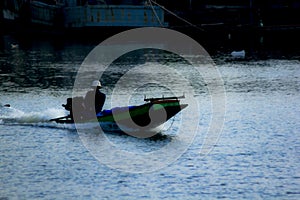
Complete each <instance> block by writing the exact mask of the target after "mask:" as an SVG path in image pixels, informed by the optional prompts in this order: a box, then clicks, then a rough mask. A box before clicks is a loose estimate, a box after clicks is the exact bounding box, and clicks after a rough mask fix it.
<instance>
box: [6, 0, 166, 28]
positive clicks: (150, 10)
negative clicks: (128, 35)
mask: <svg viewBox="0 0 300 200" xmlns="http://www.w3.org/2000/svg"><path fill="white" fill-rule="evenodd" d="M1 7H2V8H1V9H2V12H3V16H2V18H3V21H5V22H14V23H16V22H19V24H21V25H22V24H23V25H24V24H31V25H35V26H43V27H48V28H49V27H51V28H57V29H82V28H91V27H93V28H94V27H124V28H125V27H127V28H128V27H131V28H136V27H150V26H151V27H158V26H159V27H162V26H163V27H165V26H167V23H166V22H165V20H164V10H163V9H162V8H161V7H159V6H155V5H152V4H151V1H145V0H4V1H3V2H2V5H1Z"/></svg>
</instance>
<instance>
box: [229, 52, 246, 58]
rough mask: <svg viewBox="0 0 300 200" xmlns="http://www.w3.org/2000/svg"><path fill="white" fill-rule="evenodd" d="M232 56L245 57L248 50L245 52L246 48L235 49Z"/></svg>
mask: <svg viewBox="0 0 300 200" xmlns="http://www.w3.org/2000/svg"><path fill="white" fill-rule="evenodd" d="M231 56H232V57H234V58H245V56H246V52H245V50H241V51H233V52H231Z"/></svg>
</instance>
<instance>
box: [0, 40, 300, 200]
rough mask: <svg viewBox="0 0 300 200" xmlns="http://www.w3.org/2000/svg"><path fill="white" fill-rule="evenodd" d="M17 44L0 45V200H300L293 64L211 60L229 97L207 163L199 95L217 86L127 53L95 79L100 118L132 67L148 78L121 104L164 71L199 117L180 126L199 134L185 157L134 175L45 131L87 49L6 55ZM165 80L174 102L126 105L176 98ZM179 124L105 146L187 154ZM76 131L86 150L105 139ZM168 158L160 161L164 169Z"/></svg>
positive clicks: (165, 58) (62, 133)
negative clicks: (184, 83) (101, 95)
mask: <svg viewBox="0 0 300 200" xmlns="http://www.w3.org/2000/svg"><path fill="white" fill-rule="evenodd" d="M17 42H19V41H17V40H16V39H14V38H13V37H11V36H4V37H3V38H2V43H1V50H0V95H1V96H0V103H1V105H5V104H10V105H11V107H10V108H8V107H1V109H0V142H1V145H0V158H1V160H0V187H1V191H0V199H221V198H227V199H299V198H300V189H299V188H300V156H299V155H300V132H299V130H300V122H299V118H300V104H299V102H300V93H299V91H300V83H299V76H300V61H299V60H297V58H296V59H293V58H290V59H272V58H270V59H267V60H259V59H258V60H247V61H245V60H231V59H228V56H227V55H226V53H224V54H221V55H218V56H217V57H216V66H217V68H218V70H219V72H220V74H221V77H222V79H223V81H224V88H225V91H226V114H225V118H224V119H223V120H221V121H222V122H223V121H224V126H223V130H222V132H221V134H220V135H217V138H214V139H215V140H216V141H217V143H216V144H215V145H214V148H213V149H212V150H211V151H210V152H209V153H208V154H207V155H203V154H201V152H202V146H203V142H204V141H205V138H206V137H209V135H207V132H208V130H209V126H210V125H211V118H212V116H213V115H214V113H213V111H215V110H213V109H212V107H211V98H210V97H211V96H210V91H209V89H208V88H207V87H206V86H207V84H211V83H213V82H214V79H213V78H212V79H208V81H209V82H210V83H208V82H207V80H204V79H203V78H201V76H198V74H197V73H196V74H195V73H194V71H191V68H188V66H189V65H188V64H187V63H186V62H185V61H183V60H182V59H180V58H179V57H176V56H174V55H171V54H169V53H167V52H157V51H155V50H147V51H142V52H134V53H131V54H129V55H128V56H127V57H125V58H120V59H119V60H117V61H116V63H115V64H114V65H112V66H110V68H109V69H107V71H105V73H104V76H103V77H102V84H103V85H104V88H103V90H104V92H106V93H107V95H108V101H107V102H108V103H106V104H105V108H106V109H108V108H110V106H111V105H110V104H109V102H110V98H111V95H112V91H113V89H114V85H115V84H116V83H117V82H118V80H119V79H120V78H121V77H122V76H123V75H124V74H125V73H126V72H128V70H129V69H130V68H131V67H132V66H140V67H146V66H147V67H149V66H150V68H146V69H148V71H147V70H146V71H145V72H143V73H137V74H135V76H134V78H133V79H132V80H131V81H132V82H130V84H128V85H126V84H125V85H122V89H123V90H124V94H126V93H127V92H132V91H129V89H130V88H131V87H132V85H134V83H136V82H137V81H138V80H141V79H142V80H147V77H149V76H150V74H151V73H155V70H157V67H161V66H162V65H166V66H168V67H170V68H171V69H176V70H177V71H178V72H179V73H181V74H182V75H183V77H184V78H186V79H188V80H189V81H190V83H191V86H192V87H193V88H194V97H195V98H196V99H197V101H198V102H199V109H198V110H196V114H199V116H200V119H199V120H198V121H196V122H195V121H194V120H193V119H194V114H195V113H194V114H191V115H188V117H187V119H188V120H187V121H189V123H186V124H185V125H187V126H189V125H191V126H192V124H193V123H197V125H198V130H197V132H196V136H195V138H194V139H193V141H192V143H191V145H190V146H188V148H187V149H186V150H185V151H184V152H183V154H182V155H179V156H178V158H177V159H175V160H174V161H173V162H171V163H169V164H168V165H167V166H165V167H163V168H161V169H158V170H155V171H151V172H147V173H139V171H136V173H132V172H128V171H126V170H119V169H120V168H113V167H111V166H109V165H106V164H104V163H103V162H101V158H100V159H99V157H98V158H97V157H95V153H93V152H91V151H89V150H88V148H86V146H85V145H84V143H83V140H82V137H80V135H79V134H78V132H77V130H76V128H75V127H74V126H72V125H58V124H55V123H52V122H49V121H48V120H49V119H51V118H53V117H59V116H63V115H65V114H66V112H65V111H64V110H63V107H62V106H61V104H63V103H65V100H66V98H67V97H69V96H70V95H72V87H73V82H74V79H75V77H76V73H77V70H78V68H79V67H80V65H81V62H82V61H83V59H84V58H85V57H86V56H87V55H88V53H89V52H90V51H91V50H92V49H93V47H94V44H86V43H84V44H81V43H74V42H69V43H68V42H66V43H53V42H51V41H40V40H39V41H31V42H25V43H19V45H18V47H15V46H14V45H11V44H15V43H17ZM155 66H156V67H155ZM205 66H206V65H203V67H205ZM151 67H154V68H153V70H151V69H152V68H151ZM149 69H150V71H149ZM162 75H164V74H162ZM157 76H159V74H158V75H157ZM162 78H165V79H168V80H169V81H170V82H172V83H173V86H174V88H172V90H173V91H172V92H170V91H169V90H168V89H166V88H164V87H161V86H159V85H158V84H148V85H147V86H145V88H138V89H136V91H135V92H133V97H132V99H130V102H131V103H133V104H140V103H143V98H144V94H146V95H148V96H149V97H153V96H155V97H157V96H161V95H163V94H170V95H172V94H174V93H175V94H176V95H182V91H181V85H180V83H178V82H176V80H174V78H173V77H172V76H163V77H162ZM124 94H120V95H121V96H122V95H124ZM217 112H218V111H217ZM181 116H186V115H184V114H182V115H178V116H177V117H175V118H174V119H172V120H171V121H170V122H169V124H168V129H167V130H165V131H163V132H162V133H160V134H159V135H158V136H157V137H155V138H148V139H137V138H134V137H130V136H126V135H121V134H119V133H109V134H105V135H104V137H105V138H106V139H108V140H109V141H110V143H111V144H112V146H114V148H116V149H121V150H122V151H125V152H134V153H137V154H139V155H145V156H147V155H149V153H151V152H156V151H158V150H159V149H162V148H165V147H166V146H167V145H168V144H173V143H175V144H176V145H178V147H180V146H181V145H185V141H181V140H180V139H181V137H179V136H178V134H177V130H178V129H179V127H180V123H181ZM83 130H84V132H85V133H89V134H90V135H89V139H92V140H93V141H96V140H99V138H102V137H103V135H99V133H95V130H94V129H93V128H89V127H83ZM187 130H188V129H187ZM186 134H187V135H189V134H191V133H188V132H187V133H186ZM95 144H96V143H95ZM100 149H101V148H100ZM147 153H148V154H147ZM169 153H170V155H171V154H172V152H167V153H166V154H162V155H161V158H162V159H165V160H167V158H166V156H168V155H169ZM102 156H104V157H103V161H104V160H105V161H106V162H107V159H108V158H109V159H113V161H114V163H117V164H119V165H120V166H125V167H126V166H131V165H130V163H126V160H125V161H124V159H122V158H120V157H118V156H117V155H115V156H114V155H109V156H108V157H105V155H102ZM132 159H134V158H132ZM137 159H138V158H137ZM128 162H130V161H128ZM144 164H145V163H141V165H140V166H141V167H143V166H144ZM136 167H137V169H138V166H136ZM140 170H141V171H147V170H145V169H140ZM129 171H130V170H129Z"/></svg>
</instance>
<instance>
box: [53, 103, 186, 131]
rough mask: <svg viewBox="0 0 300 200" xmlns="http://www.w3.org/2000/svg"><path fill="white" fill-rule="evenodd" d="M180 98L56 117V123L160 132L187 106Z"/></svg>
mask: <svg viewBox="0 0 300 200" xmlns="http://www.w3.org/2000/svg"><path fill="white" fill-rule="evenodd" d="M187 106H188V105H187V104H180V103H179V101H178V100H165V101H156V102H151V103H146V104H143V105H139V106H129V107H116V108H113V109H111V110H104V111H102V112H100V113H98V114H97V115H96V116H95V115H94V116H93V117H88V118H87V117H82V116H81V115H77V116H76V114H75V115H74V116H75V117H74V118H71V116H68V117H63V118H58V119H54V120H52V121H55V122H56V123H65V124H73V123H75V124H76V125H79V126H80V124H86V123H92V124H94V125H95V124H96V125H97V124H100V126H101V128H102V130H103V131H105V132H106V131H121V132H125V133H129V134H130V133H141V132H143V133H146V132H149V133H150V132H151V133H152V132H159V131H160V130H161V129H162V127H163V124H164V123H165V122H167V121H168V120H170V119H171V118H172V117H174V116H175V115H176V114H178V113H179V112H180V111H181V110H183V109H184V108H186V107H187Z"/></svg>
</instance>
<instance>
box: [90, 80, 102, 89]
mask: <svg viewBox="0 0 300 200" xmlns="http://www.w3.org/2000/svg"><path fill="white" fill-rule="evenodd" d="M92 87H93V88H102V85H101V82H100V81H98V80H95V81H93V83H92Z"/></svg>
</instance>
